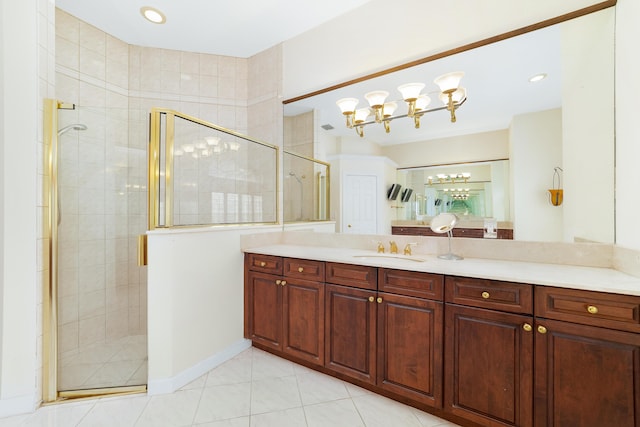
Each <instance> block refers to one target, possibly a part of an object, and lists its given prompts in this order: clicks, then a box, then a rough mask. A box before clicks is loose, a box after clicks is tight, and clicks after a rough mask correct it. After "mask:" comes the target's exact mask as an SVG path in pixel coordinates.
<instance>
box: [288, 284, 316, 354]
mask: <svg viewBox="0 0 640 427" xmlns="http://www.w3.org/2000/svg"><path fill="white" fill-rule="evenodd" d="M282 283H284V285H283V286H282V291H283V304H284V310H283V320H284V325H283V329H284V331H283V332H284V335H283V346H284V351H285V352H286V353H289V354H291V355H294V356H296V357H299V358H301V359H305V360H308V361H310V362H313V363H316V364H318V365H323V364H324V284H322V283H318V282H311V281H306V280H298V279H291V278H285V280H284V282H282Z"/></svg>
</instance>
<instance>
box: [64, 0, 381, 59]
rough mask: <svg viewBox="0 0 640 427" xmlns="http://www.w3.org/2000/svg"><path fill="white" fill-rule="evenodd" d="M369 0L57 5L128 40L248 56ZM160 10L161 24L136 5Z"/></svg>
mask: <svg viewBox="0 0 640 427" xmlns="http://www.w3.org/2000/svg"><path fill="white" fill-rule="evenodd" d="M369 1H370V0H322V1H317V0H244V1H229V0H109V1H104V0H56V7H58V8H60V9H62V10H64V11H66V12H68V13H70V14H71V15H74V16H75V17H77V18H79V19H81V20H83V21H85V22H87V23H89V24H91V25H93V26H95V27H97V28H99V29H101V30H103V31H104V32H106V33H108V34H111V35H112V36H114V37H117V38H118V39H120V40H122V41H125V42H127V43H129V44H134V45H138V46H147V47H157V48H165V49H175V50H182V51H188V52H199V53H210V54H215V55H226V56H235V57H239V58H248V57H250V56H253V55H255V54H256V53H259V52H262V51H263V50H265V49H268V48H270V47H272V46H275V45H277V44H279V43H281V42H283V41H285V40H288V39H290V38H292V37H295V36H297V35H299V34H302V33H303V32H305V31H307V30H309V29H311V28H313V27H316V26H318V25H320V24H322V23H324V22H326V21H329V20H331V19H333V18H335V17H337V16H339V15H342V14H344V13H346V12H348V11H350V10H352V9H355V8H357V7H359V6H362V5H364V4H366V3H368V2H369ZM143 6H151V7H154V8H156V9H158V10H160V11H162V12H163V13H164V14H165V15H166V17H167V22H166V23H165V24H162V25H158V24H153V23H151V22H149V21H147V20H145V19H144V18H143V17H142V15H141V14H140V8H141V7H143Z"/></svg>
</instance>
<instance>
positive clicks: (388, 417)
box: [353, 394, 423, 427]
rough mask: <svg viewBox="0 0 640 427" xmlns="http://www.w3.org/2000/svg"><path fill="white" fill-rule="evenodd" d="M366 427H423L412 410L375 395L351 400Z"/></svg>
mask: <svg viewBox="0 0 640 427" xmlns="http://www.w3.org/2000/svg"><path fill="white" fill-rule="evenodd" d="M353 403H354V404H355V405H356V408H357V409H358V412H359V413H360V415H361V416H362V418H363V420H364V422H365V424H366V426H367V427H390V426H402V427H423V426H422V425H421V424H420V421H419V420H418V418H417V417H416V416H415V415H414V413H413V408H411V407H409V406H406V405H403V404H401V403H398V402H395V401H393V400H391V399H387V398H386V397H383V396H379V395H377V394H367V395H364V396H358V397H354V398H353Z"/></svg>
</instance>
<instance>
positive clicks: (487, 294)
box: [482, 291, 491, 299]
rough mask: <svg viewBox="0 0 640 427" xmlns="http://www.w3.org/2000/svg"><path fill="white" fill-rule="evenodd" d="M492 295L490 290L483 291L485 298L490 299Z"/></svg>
mask: <svg viewBox="0 0 640 427" xmlns="http://www.w3.org/2000/svg"><path fill="white" fill-rule="evenodd" d="M490 296H491V295H489V292H487V291H484V292H483V293H482V298H484V299H489V297H490Z"/></svg>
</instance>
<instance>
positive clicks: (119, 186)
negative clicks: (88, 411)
mask: <svg viewBox="0 0 640 427" xmlns="http://www.w3.org/2000/svg"><path fill="white" fill-rule="evenodd" d="M133 126H144V124H137V123H129V114H128V110H127V109H126V108H100V107H82V106H76V108H75V109H73V110H58V168H57V169H58V177H57V184H58V185H57V189H58V201H59V203H58V207H57V212H58V221H57V222H58V224H57V225H56V224H51V226H52V227H55V226H57V231H58V232H57V237H58V239H57V240H58V241H57V251H58V252H57V260H58V262H57V325H56V327H57V387H58V391H59V393H60V396H64V395H65V393H67V394H69V395H74V394H78V393H80V394H81V392H82V391H85V390H94V389H110V388H119V387H129V386H140V385H145V384H146V383H147V334H146V331H147V324H146V318H147V309H146V301H147V298H146V283H147V279H146V267H141V266H138V264H137V236H138V235H139V234H144V232H145V231H146V229H147V212H146V199H147V189H146V186H147V184H146V182H147V151H146V150H147V141H144V140H137V139H135V138H129V134H130V133H131V134H135V135H140V134H142V135H144V132H142V133H140V132H131V129H133ZM138 139H143V138H138Z"/></svg>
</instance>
